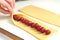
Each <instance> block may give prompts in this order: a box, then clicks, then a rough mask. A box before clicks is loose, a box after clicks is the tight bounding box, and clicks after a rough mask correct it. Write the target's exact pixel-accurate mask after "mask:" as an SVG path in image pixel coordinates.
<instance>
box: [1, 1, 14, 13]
mask: <svg viewBox="0 0 60 40" xmlns="http://www.w3.org/2000/svg"><path fill="white" fill-rule="evenodd" d="M1 4H2V5H3V6H4V7H6V8H7V9H8V11H9V12H10V13H12V11H13V10H12V8H11V6H10V5H9V4H8V3H7V2H6V1H3V2H1Z"/></svg>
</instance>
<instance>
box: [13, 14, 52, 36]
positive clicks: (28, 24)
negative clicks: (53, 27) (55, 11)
mask: <svg viewBox="0 0 60 40" xmlns="http://www.w3.org/2000/svg"><path fill="white" fill-rule="evenodd" d="M13 18H14V20H17V21H20V22H22V23H24V24H26V25H27V26H30V27H32V28H35V29H36V30H37V31H39V32H41V33H45V35H49V34H50V33H51V31H50V30H46V29H45V28H44V27H42V26H40V25H39V24H38V23H34V22H32V21H29V20H27V19H26V18H23V17H19V16H18V15H14V16H13Z"/></svg>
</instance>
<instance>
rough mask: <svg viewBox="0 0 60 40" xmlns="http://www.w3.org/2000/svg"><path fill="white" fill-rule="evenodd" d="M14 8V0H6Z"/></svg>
mask: <svg viewBox="0 0 60 40" xmlns="http://www.w3.org/2000/svg"><path fill="white" fill-rule="evenodd" d="M5 1H6V2H7V3H8V4H9V5H10V6H11V7H12V8H13V1H12V0H5Z"/></svg>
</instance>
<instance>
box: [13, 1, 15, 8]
mask: <svg viewBox="0 0 60 40" xmlns="http://www.w3.org/2000/svg"><path fill="white" fill-rule="evenodd" d="M14 7H15V0H13V8H14Z"/></svg>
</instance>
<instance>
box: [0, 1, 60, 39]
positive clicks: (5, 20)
mask: <svg viewBox="0 0 60 40" xmlns="http://www.w3.org/2000/svg"><path fill="white" fill-rule="evenodd" d="M31 4H33V5H36V6H38V7H41V8H44V9H46V10H49V11H52V12H55V13H57V14H60V3H59V1H49V2H48V1H19V2H17V3H16V7H15V12H17V10H18V9H19V8H22V7H24V6H27V5H31ZM42 23H44V22H42ZM44 24H46V25H48V26H50V27H52V26H53V28H55V29H57V30H58V31H59V30H60V28H59V27H57V26H54V25H50V24H47V23H44ZM0 27H1V28H3V29H5V30H7V31H9V32H11V33H13V34H15V35H17V36H19V37H22V38H24V39H25V40H36V38H35V37H33V36H32V35H30V34H28V33H27V32H25V31H23V30H22V29H19V28H18V27H16V26H14V25H13V23H12V21H11V18H10V17H7V16H5V15H3V14H0ZM58 36H60V31H59V33H58V34H57V35H55V36H53V37H51V38H50V39H49V40H60V37H58ZM0 39H1V38H0Z"/></svg>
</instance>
